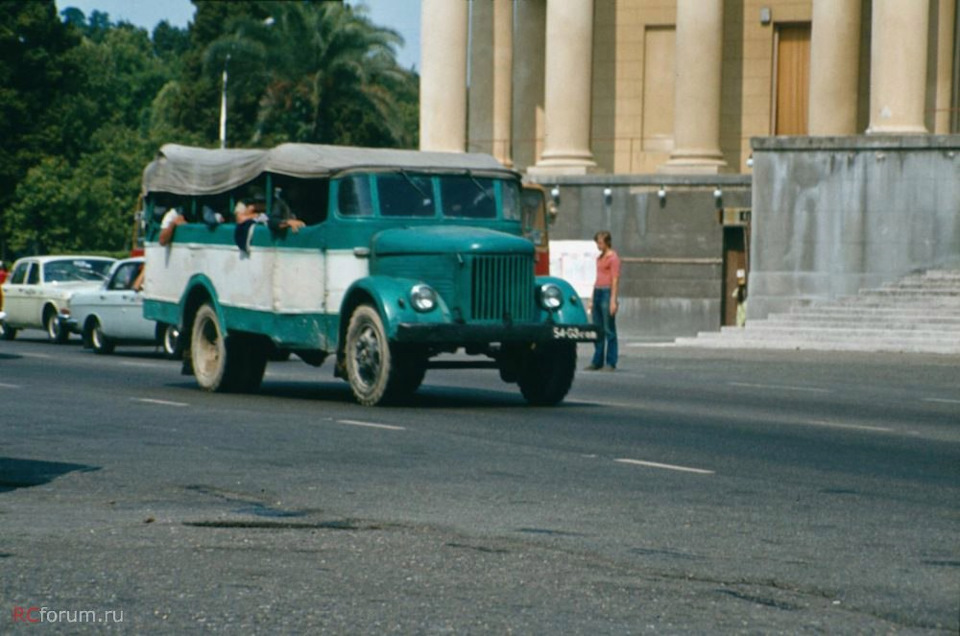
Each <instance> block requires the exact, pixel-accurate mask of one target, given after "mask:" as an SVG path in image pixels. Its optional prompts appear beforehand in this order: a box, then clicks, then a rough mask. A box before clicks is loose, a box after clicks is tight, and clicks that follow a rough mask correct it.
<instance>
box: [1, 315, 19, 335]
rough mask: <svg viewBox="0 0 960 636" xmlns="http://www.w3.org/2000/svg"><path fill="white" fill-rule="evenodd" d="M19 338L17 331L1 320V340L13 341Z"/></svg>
mask: <svg viewBox="0 0 960 636" xmlns="http://www.w3.org/2000/svg"><path fill="white" fill-rule="evenodd" d="M16 337H17V330H16V329H14V328H13V327H11V326H9V325H8V324H7V322H6V321H5V320H0V340H13V339H14V338H16Z"/></svg>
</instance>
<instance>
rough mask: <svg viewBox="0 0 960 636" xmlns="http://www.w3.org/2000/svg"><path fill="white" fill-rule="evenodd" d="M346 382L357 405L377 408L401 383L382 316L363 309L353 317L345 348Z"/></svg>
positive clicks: (374, 311) (364, 307) (348, 329)
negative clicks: (398, 379) (397, 377)
mask: <svg viewBox="0 0 960 636" xmlns="http://www.w3.org/2000/svg"><path fill="white" fill-rule="evenodd" d="M344 354H345V358H346V360H345V361H346V371H347V381H348V382H349V383H350V389H351V390H352V391H353V395H354V397H355V398H356V399H357V402H359V403H360V404H363V405H365V406H375V405H377V404H380V403H382V402H385V401H389V400H390V398H391V397H393V395H394V394H395V393H396V392H397V389H398V388H399V384H400V383H399V382H398V381H397V379H396V376H397V373H396V368H395V367H394V364H393V356H392V355H391V351H390V343H389V341H388V340H387V333H386V331H385V330H384V328H383V321H382V320H381V319H380V314H379V313H378V312H377V310H376V309H374V308H373V307H371V306H370V305H360V306H359V307H357V308H356V309H355V310H354V312H353V315H352V316H350V324H349V325H348V326H347V338H346V345H345V351H344Z"/></svg>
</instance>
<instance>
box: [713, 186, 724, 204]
mask: <svg viewBox="0 0 960 636" xmlns="http://www.w3.org/2000/svg"><path fill="white" fill-rule="evenodd" d="M713 201H714V202H715V203H716V204H717V207H718V208H722V207H723V190H721V189H720V186H719V185H718V186H717V187H716V188H715V189H714V191H713Z"/></svg>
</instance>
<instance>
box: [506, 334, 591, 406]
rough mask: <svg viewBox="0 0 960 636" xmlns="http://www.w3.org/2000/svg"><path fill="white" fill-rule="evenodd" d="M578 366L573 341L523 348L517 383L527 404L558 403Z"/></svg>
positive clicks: (545, 404) (571, 384)
mask: <svg viewBox="0 0 960 636" xmlns="http://www.w3.org/2000/svg"><path fill="white" fill-rule="evenodd" d="M576 369H577V345H576V344H575V343H573V342H550V343H545V344H537V345H534V346H533V347H531V348H530V349H529V350H527V351H525V352H524V353H523V355H522V358H521V361H520V370H519V373H518V376H517V383H518V384H519V385H520V392H521V393H522V394H523V397H524V398H526V400H527V402H529V403H530V404H535V405H537V406H550V405H553V404H557V403H558V402H560V401H561V400H563V398H564V397H566V395H567V393H568V392H569V391H570V387H571V386H573V376H574V373H575V372H576Z"/></svg>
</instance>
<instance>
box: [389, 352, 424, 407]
mask: <svg viewBox="0 0 960 636" xmlns="http://www.w3.org/2000/svg"><path fill="white" fill-rule="evenodd" d="M390 351H391V357H392V358H393V363H394V366H396V368H397V370H396V372H395V374H394V375H396V380H395V381H394V384H395V385H396V387H395V389H396V390H395V391H393V394H394V395H396V396H397V397H398V398H403V397H408V396H410V395H412V394H414V393H416V392H417V389H419V388H420V385H421V384H423V378H424V377H425V376H426V375H427V355H426V352H425V351H423V349H422V348H420V347H399V346H397V345H394V346H392V347H391V348H390Z"/></svg>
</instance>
